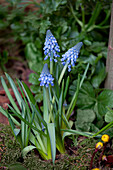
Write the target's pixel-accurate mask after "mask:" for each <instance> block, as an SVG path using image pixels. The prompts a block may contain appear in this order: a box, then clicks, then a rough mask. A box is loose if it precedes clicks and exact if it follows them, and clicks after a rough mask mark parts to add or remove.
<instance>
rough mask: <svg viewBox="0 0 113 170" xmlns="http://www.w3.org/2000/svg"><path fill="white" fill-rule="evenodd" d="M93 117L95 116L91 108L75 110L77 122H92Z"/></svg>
mask: <svg viewBox="0 0 113 170" xmlns="http://www.w3.org/2000/svg"><path fill="white" fill-rule="evenodd" d="M95 118H96V116H95V113H94V111H93V110H91V109H85V110H81V109H78V110H77V122H79V123H83V122H86V123H87V122H90V123H92V122H93V121H94V120H95Z"/></svg>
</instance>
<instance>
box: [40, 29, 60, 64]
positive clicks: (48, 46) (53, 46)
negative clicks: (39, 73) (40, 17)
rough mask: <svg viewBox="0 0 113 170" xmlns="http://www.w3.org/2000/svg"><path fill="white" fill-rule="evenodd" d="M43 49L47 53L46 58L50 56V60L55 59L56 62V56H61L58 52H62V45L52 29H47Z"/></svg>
mask: <svg viewBox="0 0 113 170" xmlns="http://www.w3.org/2000/svg"><path fill="white" fill-rule="evenodd" d="M43 50H44V54H45V55H46V57H45V58H44V60H47V59H48V57H50V61H52V60H54V62H57V59H56V58H57V57H60V56H59V55H58V52H60V47H59V45H58V43H57V40H56V39H55V37H54V36H53V34H52V33H51V31H50V30H47V33H46V39H45V43H44V48H43Z"/></svg>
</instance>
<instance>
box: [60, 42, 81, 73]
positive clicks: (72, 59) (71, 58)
mask: <svg viewBox="0 0 113 170" xmlns="http://www.w3.org/2000/svg"><path fill="white" fill-rule="evenodd" d="M82 45H83V43H82V42H79V43H78V44H77V45H75V46H74V47H72V48H70V49H69V50H68V51H67V52H66V53H65V54H63V55H62V59H61V61H62V64H63V65H65V64H66V62H67V63H68V71H69V72H70V71H71V67H74V66H75V63H76V60H77V58H78V54H79V52H80V48H81V47H82Z"/></svg>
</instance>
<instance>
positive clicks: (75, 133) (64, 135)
mask: <svg viewBox="0 0 113 170" xmlns="http://www.w3.org/2000/svg"><path fill="white" fill-rule="evenodd" d="M61 131H64V134H63V139H64V138H65V137H66V136H69V135H81V136H86V137H90V136H92V135H93V133H90V132H80V131H78V130H72V129H61Z"/></svg>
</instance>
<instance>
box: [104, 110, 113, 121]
mask: <svg viewBox="0 0 113 170" xmlns="http://www.w3.org/2000/svg"><path fill="white" fill-rule="evenodd" d="M105 121H106V122H107V123H109V122H112V121H113V111H108V112H107V113H106V114H105Z"/></svg>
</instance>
